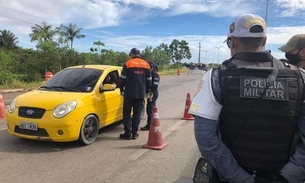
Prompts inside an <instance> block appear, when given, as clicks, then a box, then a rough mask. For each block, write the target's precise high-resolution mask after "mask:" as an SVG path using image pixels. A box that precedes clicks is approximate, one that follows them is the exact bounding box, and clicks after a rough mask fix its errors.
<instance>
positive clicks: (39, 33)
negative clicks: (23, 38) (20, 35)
mask: <svg viewBox="0 0 305 183" xmlns="http://www.w3.org/2000/svg"><path fill="white" fill-rule="evenodd" d="M31 28H32V32H33V33H31V34H30V37H31V41H32V42H33V41H38V42H46V41H51V40H52V39H53V37H54V35H55V31H54V30H52V25H47V23H46V22H42V23H41V25H38V24H35V26H34V27H31Z"/></svg>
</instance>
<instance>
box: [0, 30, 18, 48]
mask: <svg viewBox="0 0 305 183" xmlns="http://www.w3.org/2000/svg"><path fill="white" fill-rule="evenodd" d="M17 39H18V37H16V36H15V35H14V34H13V33H12V32H10V31H9V30H0V47H3V48H4V49H6V50H12V49H14V48H17V43H18V41H17Z"/></svg>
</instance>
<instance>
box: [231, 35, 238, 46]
mask: <svg viewBox="0 0 305 183" xmlns="http://www.w3.org/2000/svg"><path fill="white" fill-rule="evenodd" d="M236 47H237V39H235V37H231V49H235V48H236Z"/></svg>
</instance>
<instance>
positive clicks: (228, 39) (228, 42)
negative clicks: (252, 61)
mask: <svg viewBox="0 0 305 183" xmlns="http://www.w3.org/2000/svg"><path fill="white" fill-rule="evenodd" d="M226 42H227V46H228V48H231V37H228V38H227V41H226Z"/></svg>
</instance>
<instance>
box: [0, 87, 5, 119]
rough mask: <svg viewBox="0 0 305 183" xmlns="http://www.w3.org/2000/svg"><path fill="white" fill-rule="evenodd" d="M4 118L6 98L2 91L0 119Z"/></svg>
mask: <svg viewBox="0 0 305 183" xmlns="http://www.w3.org/2000/svg"><path fill="white" fill-rule="evenodd" d="M4 118H5V107H4V100H3V96H2V94H1V93H0V119H4Z"/></svg>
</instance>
